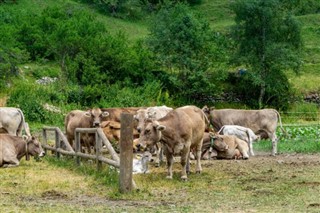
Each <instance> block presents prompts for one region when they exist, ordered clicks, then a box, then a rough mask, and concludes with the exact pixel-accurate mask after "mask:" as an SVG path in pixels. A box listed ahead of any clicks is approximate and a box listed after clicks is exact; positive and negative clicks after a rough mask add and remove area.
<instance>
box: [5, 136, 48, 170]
mask: <svg viewBox="0 0 320 213" xmlns="http://www.w3.org/2000/svg"><path fill="white" fill-rule="evenodd" d="M30 155H32V156H35V157H43V156H44V155H45V153H44V151H43V149H42V147H41V143H39V141H38V140H37V139H36V138H35V137H32V136H26V137H19V136H13V135H8V134H1V135H0V167H15V166H19V163H20V159H21V158H22V157H23V156H26V160H29V159H30Z"/></svg>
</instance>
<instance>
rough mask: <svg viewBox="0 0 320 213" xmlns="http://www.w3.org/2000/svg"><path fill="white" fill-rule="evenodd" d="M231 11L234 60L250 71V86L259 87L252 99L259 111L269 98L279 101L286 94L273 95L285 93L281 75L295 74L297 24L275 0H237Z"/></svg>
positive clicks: (285, 83)
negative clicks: (288, 71)
mask: <svg viewBox="0 0 320 213" xmlns="http://www.w3.org/2000/svg"><path fill="white" fill-rule="evenodd" d="M233 9H234V12H235V15H236V16H235V21H236V25H235V27H234V28H233V35H234V38H235V43H236V51H235V55H234V59H235V62H237V63H238V64H241V65H245V66H246V68H247V70H248V72H250V75H251V77H252V78H251V82H252V84H253V85H254V86H257V87H258V88H259V93H258V97H255V98H257V99H258V106H259V108H262V107H264V106H265V105H270V102H269V101H270V100H272V99H274V97H272V96H275V95H278V97H277V98H278V99H279V96H280V97H281V95H288V93H287V94H275V93H273V91H274V90H281V91H285V92H288V91H289V89H290V85H289V82H288V79H287V78H286V77H285V75H284V72H285V71H286V70H288V69H291V70H293V71H295V72H298V71H299V68H300V65H301V59H300V58H301V52H302V51H301V50H302V40H301V33H300V31H301V30H300V25H299V23H298V21H297V20H296V19H295V17H293V16H291V15H290V13H289V11H287V10H286V9H285V7H282V6H281V1H279V0H268V1H264V0H241V1H236V3H235V4H234V5H233ZM280 76H281V77H280ZM275 87H277V88H275ZM247 89H248V90H250V88H247ZM279 100H280V99H279ZM273 104H274V103H273Z"/></svg>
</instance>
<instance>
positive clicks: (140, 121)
mask: <svg viewBox="0 0 320 213" xmlns="http://www.w3.org/2000/svg"><path fill="white" fill-rule="evenodd" d="M147 117H148V114H147V110H146V109H139V110H138V111H137V113H136V114H135V115H134V116H133V119H134V120H135V121H136V122H137V131H138V133H139V134H140V133H141V131H142V128H143V126H144V123H145V120H146V118H147Z"/></svg>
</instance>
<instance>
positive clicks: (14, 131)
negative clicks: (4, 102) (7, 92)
mask: <svg viewBox="0 0 320 213" xmlns="http://www.w3.org/2000/svg"><path fill="white" fill-rule="evenodd" d="M23 129H25V131H26V134H27V135H29V136H30V132H27V130H26V122H25V118H24V115H23V112H22V111H21V109H19V108H14V107H0V133H8V134H9V135H14V136H22V130H23Z"/></svg>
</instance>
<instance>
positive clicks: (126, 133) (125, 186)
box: [42, 113, 136, 192]
mask: <svg viewBox="0 0 320 213" xmlns="http://www.w3.org/2000/svg"><path fill="white" fill-rule="evenodd" d="M121 127H122V128H121V133H120V134H121V137H120V158H119V156H118V154H117V153H116V152H115V150H114V148H113V146H112V145H111V143H110V142H109V140H108V139H107V137H106V136H105V134H104V133H103V131H102V129H101V128H76V129H75V133H74V134H75V140H74V143H75V150H74V149H73V147H72V146H71V145H70V143H69V142H68V140H67V138H66V136H65V135H64V134H63V132H62V131H61V130H60V129H59V128H58V127H43V130H42V136H43V148H44V150H45V152H47V150H51V151H54V153H55V155H56V157H57V158H60V155H61V154H63V155H69V156H74V157H75V161H76V163H77V165H80V158H84V159H91V160H95V161H96V164H97V169H98V170H100V169H101V165H102V163H106V164H108V165H111V166H113V167H115V168H118V169H120V186H119V190H120V192H128V191H131V190H132V189H134V188H136V184H135V182H134V180H133V178H132V161H133V151H132V140H133V139H132V137H133V136H132V135H133V134H132V133H133V116H132V115H131V114H126V113H123V114H121ZM123 127H124V128H123ZM48 131H53V132H54V133H55V144H54V146H50V145H48ZM86 133H91V134H95V154H86V153H83V152H81V144H80V136H81V134H86ZM102 144H103V145H104V146H105V147H106V148H107V149H108V152H109V154H110V155H111V158H106V157H105V156H102V154H101V151H102ZM62 147H63V148H62Z"/></svg>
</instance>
